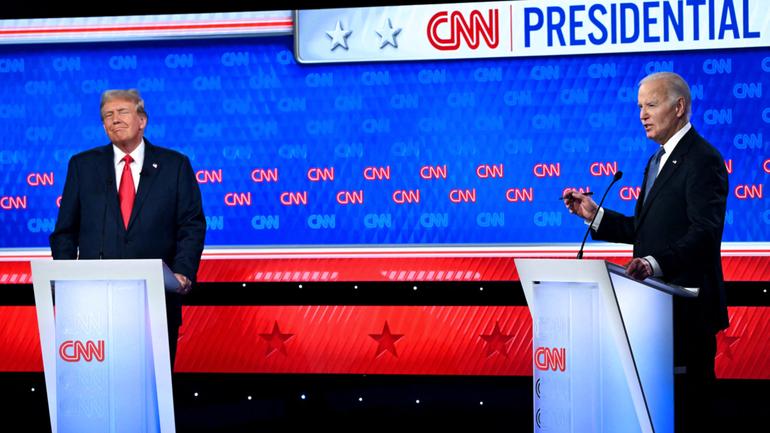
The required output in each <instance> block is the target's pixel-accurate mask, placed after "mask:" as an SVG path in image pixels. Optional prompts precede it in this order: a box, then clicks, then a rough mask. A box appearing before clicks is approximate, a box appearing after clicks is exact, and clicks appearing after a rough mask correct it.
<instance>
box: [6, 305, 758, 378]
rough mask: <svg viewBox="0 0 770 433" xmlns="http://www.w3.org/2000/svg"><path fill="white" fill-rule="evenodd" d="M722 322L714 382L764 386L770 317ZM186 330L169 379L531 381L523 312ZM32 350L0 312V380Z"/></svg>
mask: <svg viewBox="0 0 770 433" xmlns="http://www.w3.org/2000/svg"><path fill="white" fill-rule="evenodd" d="M729 312H730V323H731V326H730V328H729V329H727V330H726V331H724V332H722V333H720V334H719V336H718V347H717V357H716V371H717V377H719V378H723V379H764V380H767V379H770V307H730V308H729ZM184 323H185V324H184V326H183V327H182V329H181V332H180V340H179V349H178V355H177V362H176V371H177V372H190V373H193V372H194V373H203V372H206V373H211V372H215V373H302V374H306V373H314V374H420V375H434V374H435V375H492V376H525V375H530V374H532V367H531V365H532V364H531V354H532V324H531V319H530V316H529V312H528V311H527V309H526V307H522V306H504V307H499V306H498V307H494V306H419V307H418V306H195V307H192V306H191V307H185V309H184ZM386 323H387V328H386ZM39 341H40V340H39V336H38V333H37V320H36V316H35V309H34V307H31V306H11V307H0V343H2V344H0V371H2V372H39V371H42V360H41V356H40V342H39Z"/></svg>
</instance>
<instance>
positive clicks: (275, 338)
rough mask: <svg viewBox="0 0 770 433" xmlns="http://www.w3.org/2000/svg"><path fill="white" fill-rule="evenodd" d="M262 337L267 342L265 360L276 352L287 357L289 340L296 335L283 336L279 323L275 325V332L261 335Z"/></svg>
mask: <svg viewBox="0 0 770 433" xmlns="http://www.w3.org/2000/svg"><path fill="white" fill-rule="evenodd" d="M259 336H260V337H262V338H263V339H265V341H267V344H268V346H267V351H266V352H265V358H267V357H268V356H270V355H272V354H273V352H275V351H276V350H277V351H279V352H281V353H283V354H284V355H286V345H285V344H284V343H285V342H286V341H287V340H289V339H290V338H291V337H293V336H294V334H281V330H280V329H278V321H276V322H275V323H274V324H273V332H271V333H269V334H259Z"/></svg>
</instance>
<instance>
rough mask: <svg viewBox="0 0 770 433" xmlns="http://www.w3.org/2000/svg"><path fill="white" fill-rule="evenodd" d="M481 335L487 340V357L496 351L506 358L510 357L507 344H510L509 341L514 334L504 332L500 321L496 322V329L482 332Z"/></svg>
mask: <svg viewBox="0 0 770 433" xmlns="http://www.w3.org/2000/svg"><path fill="white" fill-rule="evenodd" d="M480 337H481V338H483V339H484V341H486V342H487V358H489V357H490V356H492V355H494V354H495V352H497V353H499V354H501V355H503V356H504V357H506V358H507V357H508V348H507V347H506V346H507V345H508V342H509V341H511V339H513V335H506V334H503V332H502V331H500V324H499V323H498V322H495V329H493V330H492V333H491V334H489V335H483V334H482V335H480Z"/></svg>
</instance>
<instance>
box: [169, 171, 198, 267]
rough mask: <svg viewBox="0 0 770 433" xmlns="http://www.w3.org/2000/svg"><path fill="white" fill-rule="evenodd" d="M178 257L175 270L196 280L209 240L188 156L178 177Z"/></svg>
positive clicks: (175, 257)
mask: <svg viewBox="0 0 770 433" xmlns="http://www.w3.org/2000/svg"><path fill="white" fill-rule="evenodd" d="M177 193H178V197H177V198H178V200H177V207H176V255H175V256H174V263H172V264H171V270H173V271H174V272H176V273H179V274H182V275H184V276H186V277H187V278H189V279H191V280H193V281H195V279H196V275H197V273H198V266H199V265H200V259H201V254H202V253H203V243H204V240H205V237H206V218H205V217H204V215H203V204H202V202H201V192H200V188H199V187H198V182H197V181H196V180H195V173H194V172H193V169H192V166H191V165H190V160H189V159H188V158H187V157H184V161H183V162H182V164H180V172H179V175H178V176H177Z"/></svg>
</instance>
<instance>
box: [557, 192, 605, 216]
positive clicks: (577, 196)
mask: <svg viewBox="0 0 770 433" xmlns="http://www.w3.org/2000/svg"><path fill="white" fill-rule="evenodd" d="M564 206H566V207H567V209H569V213H574V214H575V215H577V216H579V217H581V218H583V219H584V220H586V221H588V222H591V220H592V219H593V218H594V215H596V212H597V211H598V210H599V206H597V205H596V202H595V201H594V200H593V199H592V198H591V197H589V196H587V195H584V194H581V193H579V192H577V191H572V192H570V193H567V198H566V199H564Z"/></svg>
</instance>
